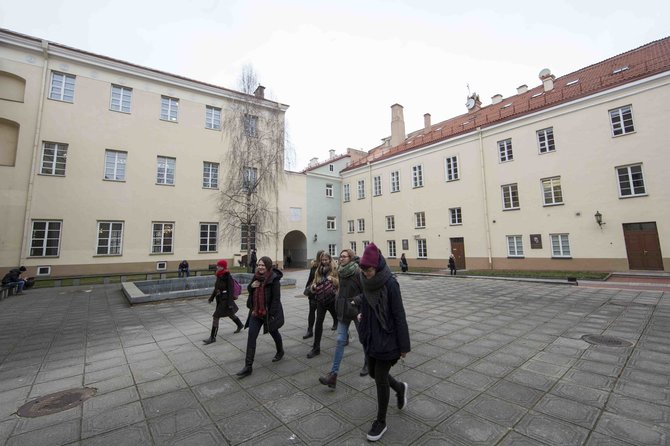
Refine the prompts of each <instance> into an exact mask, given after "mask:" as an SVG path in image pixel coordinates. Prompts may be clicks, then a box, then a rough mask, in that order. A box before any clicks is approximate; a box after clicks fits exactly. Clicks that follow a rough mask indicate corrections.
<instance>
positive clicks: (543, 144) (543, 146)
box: [537, 127, 556, 153]
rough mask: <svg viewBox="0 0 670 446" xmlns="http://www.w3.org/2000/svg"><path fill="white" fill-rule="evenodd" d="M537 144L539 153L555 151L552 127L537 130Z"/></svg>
mask: <svg viewBox="0 0 670 446" xmlns="http://www.w3.org/2000/svg"><path fill="white" fill-rule="evenodd" d="M537 144H538V146H539V147H540V153H549V152H555V151H556V145H555V144H554V129H553V127H549V128H548V129H542V130H538V131H537Z"/></svg>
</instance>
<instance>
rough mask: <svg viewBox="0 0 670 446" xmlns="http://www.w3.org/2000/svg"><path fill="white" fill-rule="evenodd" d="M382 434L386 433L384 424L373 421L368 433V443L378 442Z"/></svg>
mask: <svg viewBox="0 0 670 446" xmlns="http://www.w3.org/2000/svg"><path fill="white" fill-rule="evenodd" d="M384 432H386V423H382V422H381V421H377V420H375V421H374V423H372V427H371V428H370V430H369V431H368V441H377V440H379V439H380V438H382V435H384Z"/></svg>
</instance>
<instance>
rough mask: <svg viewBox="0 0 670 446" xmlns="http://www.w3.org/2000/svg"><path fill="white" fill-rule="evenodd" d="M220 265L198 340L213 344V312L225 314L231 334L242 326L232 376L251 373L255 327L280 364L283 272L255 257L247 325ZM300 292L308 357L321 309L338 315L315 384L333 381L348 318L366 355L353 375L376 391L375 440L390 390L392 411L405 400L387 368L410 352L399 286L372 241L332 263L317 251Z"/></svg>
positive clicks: (371, 436) (317, 337) (315, 347)
mask: <svg viewBox="0 0 670 446" xmlns="http://www.w3.org/2000/svg"><path fill="white" fill-rule="evenodd" d="M227 266H228V265H227V263H226V261H225V260H220V261H219V263H218V264H217V273H216V275H217V280H216V284H215V287H214V292H213V293H212V296H211V297H210V302H212V301H213V299H214V298H216V299H217V309H216V311H215V312H214V315H213V319H214V320H213V323H212V333H211V336H210V338H209V339H206V340H205V341H204V342H205V343H206V344H209V343H211V342H215V341H216V333H217V330H218V319H219V318H220V317H225V316H228V317H230V318H231V319H232V320H233V321H234V322H235V323H236V324H237V331H236V333H237V332H239V331H240V330H241V329H242V328H243V327H244V328H248V329H249V333H248V338H247V351H246V356H245V362H244V368H242V370H240V371H239V372H237V376H239V377H240V378H244V377H246V376H249V375H251V373H252V366H253V362H254V356H255V352H256V340H257V338H258V335H259V333H260V331H261V329H262V330H263V333H270V335H271V336H272V339H273V340H274V342H275V347H276V350H277V353H276V355H275V356H274V358H273V359H272V361H273V362H276V361H279V360H281V359H282V358H283V356H284V348H283V342H282V337H281V334H280V333H279V328H281V327H282V325H284V312H283V308H282V305H281V290H280V280H281V278H282V272H281V271H279V270H278V269H276V268H273V264H272V260H271V259H270V258H269V257H261V258H260V259H259V260H258V263H257V265H256V271H255V274H254V277H253V280H252V281H251V283H250V284H249V286H248V287H247V291H248V293H249V295H248V298H247V307H248V309H249V316H248V318H247V321H246V324H244V325H242V323H241V321H240V320H239V318H237V316H235V312H237V305H235V302H234V300H233V299H232V297H230V296H232V278H231V277H230V273H229V272H228V268H227ZM305 294H306V295H307V296H308V297H309V300H310V306H309V308H310V310H309V311H310V315H309V317H308V321H309V327H308V330H307V333H306V335H305V336H304V337H303V338H304V339H307V338H310V337H312V336H313V337H314V340H313V343H312V348H311V350H310V352H309V353H308V354H307V357H308V358H313V357H315V356H317V355H319V354H320V353H321V337H322V335H323V322H324V319H325V316H326V313H327V312H331V314H335V316H336V318H337V344H336V347H335V354H334V357H333V361H332V366H331V369H330V372H328V373H327V374H326V375H325V376H321V377H320V378H319V382H320V383H321V384H323V385H326V386H328V387H329V388H331V389H335V388H336V386H337V376H338V373H339V369H340V364H341V362H342V359H343V357H344V348H345V346H346V345H347V344H348V343H349V327H350V325H351V322H352V321H353V322H354V325H355V327H356V329H357V332H358V336H359V340H360V342H361V344H362V345H363V350H364V352H365V360H364V366H363V369H362V370H361V373H360V374H361V376H365V375H366V374H368V373H369V375H370V377H371V378H373V379H374V380H375V385H376V388H377V418H376V419H375V421H374V422H373V423H372V427H371V428H370V430H369V432H368V434H367V439H368V440H369V441H377V440H379V439H380V438H381V437H382V436H383V435H384V432H386V413H387V411H388V405H389V399H390V393H391V392H390V389H393V390H394V391H395V393H396V398H397V406H398V409H402V408H404V407H405V405H406V404H407V397H408V386H407V383H404V382H400V381H398V380H396V379H395V378H393V377H392V376H391V375H390V374H389V371H390V369H391V367H392V366H393V365H394V364H396V363H397V362H398V360H399V359H400V358H404V357H405V355H406V354H407V353H408V352H409V351H410V339H409V329H408V327H407V320H406V317H405V309H404V307H403V303H402V297H401V294H400V286H399V285H398V282H397V281H396V279H395V276H394V275H393V274H392V273H391V270H390V269H389V267H388V265H387V264H386V260H385V259H384V256H383V255H382V254H381V252H380V251H379V249H378V248H377V246H375V244H374V243H370V244H369V245H368V246H367V247H366V248H365V252H364V253H363V256H362V257H361V258H360V260H359V259H358V258H357V257H356V255H355V253H354V252H353V251H351V250H349V249H345V250H343V251H342V252H341V253H340V257H339V263H337V264H336V263H335V262H334V261H333V259H332V258H331V256H330V255H329V254H328V253H326V252H323V251H320V252H319V253H318V255H317V257H316V259H315V260H314V262H313V264H312V270H311V271H310V278H309V280H308V283H307V286H306V287H305ZM231 304H232V305H231ZM219 307H221V309H220V308H219ZM312 321H313V322H312Z"/></svg>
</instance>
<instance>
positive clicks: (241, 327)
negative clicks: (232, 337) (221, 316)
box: [233, 316, 244, 333]
mask: <svg viewBox="0 0 670 446" xmlns="http://www.w3.org/2000/svg"><path fill="white" fill-rule="evenodd" d="M233 318H234V319H233V322H235V325H237V330H235V331H234V333H239V332H241V331H242V329H243V328H244V324H243V323H242V321H241V320H240V318H239V317H237V316H233Z"/></svg>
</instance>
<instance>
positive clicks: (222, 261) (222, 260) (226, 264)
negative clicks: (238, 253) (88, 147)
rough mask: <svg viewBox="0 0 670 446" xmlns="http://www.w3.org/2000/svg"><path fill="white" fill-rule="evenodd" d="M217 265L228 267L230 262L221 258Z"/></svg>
mask: <svg viewBox="0 0 670 446" xmlns="http://www.w3.org/2000/svg"><path fill="white" fill-rule="evenodd" d="M216 266H220V267H221V268H223V269H228V262H227V261H226V260H224V259H221V260H219V261H218V262H216Z"/></svg>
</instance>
